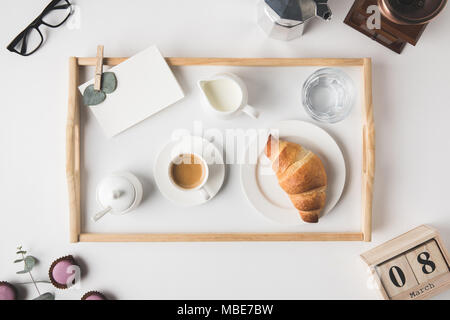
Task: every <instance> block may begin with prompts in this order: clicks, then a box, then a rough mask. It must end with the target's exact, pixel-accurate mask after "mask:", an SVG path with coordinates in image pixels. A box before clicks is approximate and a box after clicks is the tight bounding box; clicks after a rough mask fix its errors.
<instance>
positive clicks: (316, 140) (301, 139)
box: [241, 120, 345, 225]
mask: <svg viewBox="0 0 450 320" xmlns="http://www.w3.org/2000/svg"><path fill="white" fill-rule="evenodd" d="M276 130H278V136H279V138H282V139H286V140H288V141H291V142H294V143H298V144H300V145H302V146H304V147H305V148H307V149H309V150H311V151H312V152H314V153H315V154H317V155H318V156H319V158H320V159H321V160H322V162H323V165H324V167H325V171H326V172H327V178H328V188H327V200H326V203H325V207H324V209H323V211H322V213H321V217H323V216H324V215H325V214H327V213H328V212H330V211H331V210H332V209H333V208H334V206H335V205H336V203H337V202H338V201H339V198H340V197H341V194H342V191H343V189H344V185H345V161H344V156H343V155H342V152H341V150H340V149H339V146H338V145H337V144H336V142H335V141H334V139H333V138H332V137H331V136H330V135H329V134H328V133H327V132H326V131H325V130H323V129H321V128H319V127H318V126H316V125H313V124H311V123H308V122H304V121H298V120H289V121H281V122H279V123H277V124H275V125H274V126H272V127H271V129H270V132H269V130H267V132H264V133H262V134H260V135H259V136H258V137H257V138H256V139H254V140H253V141H252V142H250V144H249V146H248V147H247V149H246V151H245V159H244V162H243V164H242V165H241V183H242V187H243V189H244V193H245V195H246V197H247V199H248V200H249V201H250V203H251V204H252V205H253V206H254V207H255V208H256V210H258V211H259V212H260V213H261V214H262V215H263V216H265V217H266V218H268V219H270V220H272V221H276V222H279V223H281V224H285V225H299V224H302V223H304V222H303V220H302V219H301V218H300V215H299V213H298V211H297V209H295V207H294V206H293V204H292V202H291V200H290V199H289V197H288V195H287V194H286V193H285V192H284V190H283V189H281V187H280V186H279V184H278V180H277V177H276V175H275V173H274V172H273V170H272V164H271V163H270V160H269V159H267V157H266V156H265V154H264V148H265V145H266V142H267V137H268V135H269V133H273V134H275V135H277V133H276ZM319 222H320V220H319Z"/></svg>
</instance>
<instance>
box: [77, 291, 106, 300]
mask: <svg viewBox="0 0 450 320" xmlns="http://www.w3.org/2000/svg"><path fill="white" fill-rule="evenodd" d="M81 300H108V299H106V297H105V296H104V295H103V294H102V293H100V292H98V291H89V292H86V293H85V294H84V295H83V296H82V297H81Z"/></svg>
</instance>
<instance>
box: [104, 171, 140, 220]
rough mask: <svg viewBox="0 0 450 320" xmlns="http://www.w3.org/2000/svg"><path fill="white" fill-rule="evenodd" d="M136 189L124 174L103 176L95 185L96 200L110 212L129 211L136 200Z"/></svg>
mask: <svg viewBox="0 0 450 320" xmlns="http://www.w3.org/2000/svg"><path fill="white" fill-rule="evenodd" d="M136 195H137V190H136V188H135V186H134V184H133V182H132V181H131V180H130V179H129V177H127V176H126V175H123V174H119V173H115V174H112V175H110V176H107V177H105V178H104V179H103V180H102V181H101V182H100V184H99V185H98V187H97V201H98V202H99V203H100V204H101V205H102V206H103V207H104V208H108V207H110V208H111V211H110V212H111V213H113V214H114V213H115V214H120V213H125V212H127V211H129V210H130V209H131V208H132V207H133V205H134V203H135V202H136Z"/></svg>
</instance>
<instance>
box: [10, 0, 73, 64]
mask: <svg viewBox="0 0 450 320" xmlns="http://www.w3.org/2000/svg"><path fill="white" fill-rule="evenodd" d="M71 14H72V5H71V3H70V2H69V1H68V0H52V2H50V3H49V4H48V5H47V6H46V7H45V9H44V11H42V12H41V14H40V15H39V16H38V17H37V18H36V19H34V20H33V22H31V23H30V24H29V25H28V27H26V28H25V29H24V30H23V31H22V32H21V33H19V35H18V36H17V37H15V38H14V40H13V41H11V43H10V44H9V45H8V47H7V49H8V50H9V51H11V52H15V53H17V54H20V55H21V56H29V55H30V54H33V53H35V52H36V51H37V49H39V48H40V47H41V45H42V43H43V42H44V36H43V35H42V33H41V31H40V30H39V27H40V26H41V25H46V26H47V27H50V28H58V27H60V26H61V25H62V24H63V23H64V22H66V21H67V19H68V18H69V16H70V15H71Z"/></svg>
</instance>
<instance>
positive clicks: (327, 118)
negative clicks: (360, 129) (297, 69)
mask: <svg viewBox="0 0 450 320" xmlns="http://www.w3.org/2000/svg"><path fill="white" fill-rule="evenodd" d="M302 100H303V106H304V107H305V109H306V112H307V113H308V114H309V115H310V116H311V117H312V118H313V119H315V120H318V121H322V122H328V123H335V122H338V121H341V120H343V119H344V118H345V117H346V116H347V115H348V114H349V113H350V111H351V109H352V107H353V105H354V103H355V85H354V83H353V81H352V79H351V78H350V77H349V76H348V75H347V74H346V73H345V72H344V71H342V70H340V69H335V68H323V69H320V70H317V71H316V72H314V73H313V74H312V75H311V76H309V78H308V79H307V80H306V81H305V84H304V85H303V90H302Z"/></svg>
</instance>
